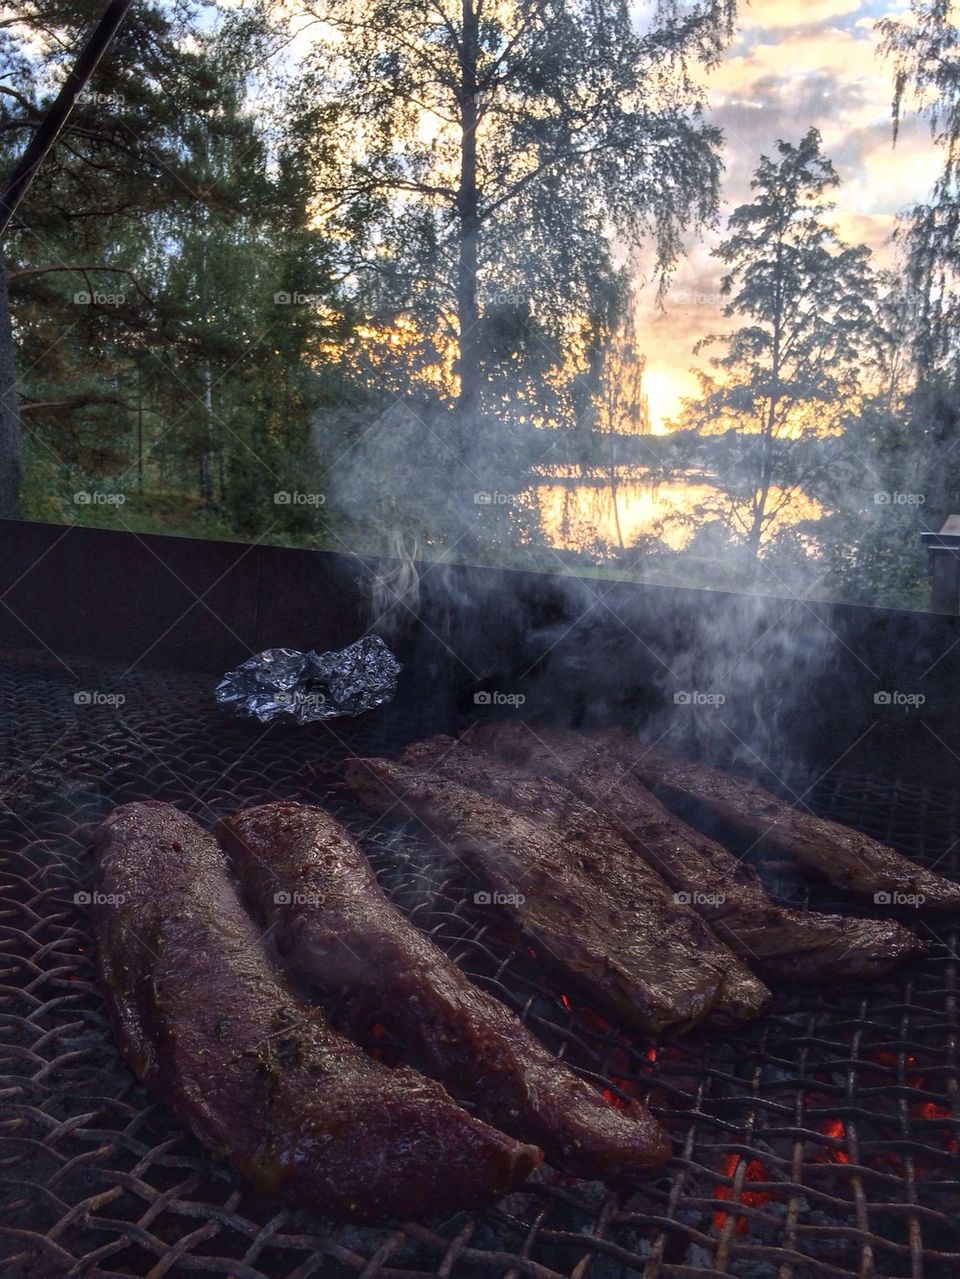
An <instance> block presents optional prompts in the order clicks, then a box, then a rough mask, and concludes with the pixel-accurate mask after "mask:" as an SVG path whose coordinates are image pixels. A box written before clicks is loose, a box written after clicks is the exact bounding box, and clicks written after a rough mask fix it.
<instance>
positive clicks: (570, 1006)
mask: <svg viewBox="0 0 960 1279" xmlns="http://www.w3.org/2000/svg"><path fill="white" fill-rule="evenodd" d="M560 1002H561V1004H563V1006H564V1008H566V1010H567V1012H568V1013H569V1012H573V1004H571V1002H570V1000H569V999H568V998H567V997H566V995H561V996H560Z"/></svg>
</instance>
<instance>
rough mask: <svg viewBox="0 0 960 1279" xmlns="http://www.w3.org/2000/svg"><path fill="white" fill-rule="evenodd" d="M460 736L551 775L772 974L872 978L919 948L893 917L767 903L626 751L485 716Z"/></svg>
mask: <svg viewBox="0 0 960 1279" xmlns="http://www.w3.org/2000/svg"><path fill="white" fill-rule="evenodd" d="M464 740H465V741H466V742H467V743H469V744H470V745H472V746H474V747H476V748H478V749H481V750H484V751H488V752H490V753H492V754H493V755H494V756H496V757H497V758H500V759H504V760H509V761H510V762H511V763H513V764H515V765H517V766H519V767H521V768H524V769H527V770H529V771H530V772H531V773H532V774H536V780H538V781H539V780H541V779H542V778H550V779H553V780H554V781H556V782H559V783H561V784H562V786H563V787H564V788H567V789H568V790H569V791H572V792H573V793H574V794H575V795H576V796H578V797H579V798H580V799H581V800H582V801H583V802H584V803H586V804H588V805H591V806H592V808H593V809H594V810H595V812H596V813H597V814H599V815H600V816H599V817H597V818H596V819H595V820H596V821H598V822H599V821H600V819H601V818H603V819H605V820H606V822H608V823H609V824H610V825H612V827H613V828H614V829H615V831H616V832H617V833H618V834H619V835H620V836H621V837H622V839H623V840H624V842H625V843H627V844H629V846H630V847H631V848H632V849H633V850H634V852H635V853H636V854H638V855H639V856H640V857H641V858H643V860H644V861H646V862H647V863H648V864H649V865H650V866H652V867H654V868H655V869H656V870H657V871H659V873H660V874H661V875H662V876H663V878H664V879H665V880H666V881H667V883H668V884H669V885H670V886H671V888H673V889H675V890H676V891H678V892H680V893H683V894H684V895H685V897H686V900H687V901H689V902H690V904H691V905H692V906H693V907H694V908H695V909H696V910H697V911H698V912H699V913H700V914H701V915H702V916H703V917H704V918H705V919H706V920H708V921H709V923H710V925H711V927H712V928H713V929H714V931H715V932H716V933H717V934H718V936H720V937H721V938H722V939H723V941H725V942H726V943H727V945H728V946H730V947H731V949H732V950H734V951H736V953H737V954H738V955H740V956H742V957H743V958H744V959H745V960H746V961H747V962H748V963H749V964H750V965H751V967H753V968H755V969H756V971H757V972H759V973H760V974H761V975H762V976H764V977H767V978H769V979H772V980H784V981H821V980H824V979H825V978H829V979H831V980H837V979H844V978H849V979H854V978H869V977H875V976H878V975H879V974H881V973H883V972H885V971H887V970H888V969H889V968H891V967H892V966H893V965H894V964H895V963H898V962H900V961H901V960H903V959H905V958H907V957H908V956H910V955H914V954H918V953H920V952H922V951H923V950H924V945H923V943H922V942H920V940H919V939H918V938H917V937H916V936H915V935H914V934H913V933H912V932H911V931H910V930H909V929H907V928H904V927H903V926H902V925H901V924H898V923H896V922H895V921H893V920H874V919H851V918H845V917H843V916H839V915H825V914H821V913H818V912H814V911H800V910H790V909H788V908H786V907H782V906H778V905H777V904H776V903H774V902H773V901H771V899H770V897H769V896H768V894H767V891H766V889H765V888H764V886H763V883H762V881H761V880H760V877H759V876H758V875H757V873H756V871H755V870H754V869H753V868H752V867H751V866H749V865H747V864H746V863H745V862H742V861H740V860H739V858H737V857H735V856H734V855H733V854H732V853H730V852H728V851H727V849H725V848H723V847H722V846H721V845H720V844H717V843H715V842H714V841H713V840H711V839H708V838H707V837H706V836H704V835H702V834H700V833H699V832H697V831H694V830H692V829H691V828H690V827H689V826H686V825H685V824H684V823H683V822H682V821H681V820H680V819H679V818H678V817H676V816H674V815H673V814H671V813H669V812H668V811H667V810H666V809H665V808H664V806H663V805H662V804H661V803H660V801H659V800H658V799H657V798H656V797H655V796H654V795H652V794H651V793H650V791H648V790H647V789H646V787H645V786H643V785H642V784H641V783H640V782H639V781H638V780H637V778H636V777H635V776H634V775H633V773H632V772H631V769H630V758H628V756H627V754H626V753H625V752H619V753H618V752H617V751H615V750H612V749H611V748H610V746H609V743H608V741H606V740H604V741H603V742H601V741H599V740H597V739H596V738H594V737H590V736H587V735H586V734H579V733H565V732H559V731H557V730H555V729H542V728H536V729H531V728H528V727H527V726H526V725H524V724H491V725H484V726H482V727H479V728H476V729H472V730H471V731H470V732H469V733H467V734H466V735H465V738H464ZM564 802H565V801H562V800H559V801H558V800H552V801H551V800H548V799H547V798H546V797H545V796H544V798H543V799H542V800H541V812H543V813H545V814H547V815H548V816H549V818H550V820H551V821H554V822H562V821H564V820H565V815H564V810H563V804H564Z"/></svg>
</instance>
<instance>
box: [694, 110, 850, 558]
mask: <svg viewBox="0 0 960 1279" xmlns="http://www.w3.org/2000/svg"><path fill="white" fill-rule="evenodd" d="M837 183H838V178H837V174H836V172H835V170H834V168H833V165H832V164H831V163H830V161H829V159H827V157H826V156H824V155H823V154H822V152H821V150H820V136H819V134H818V133H817V131H816V130H815V129H810V130H809V132H808V133H807V134H806V135H805V137H804V138H803V139H802V140H801V142H800V143H799V144H798V145H796V146H794V145H793V144H791V143H789V142H783V141H781V142H778V143H777V157H776V158H775V159H769V158H768V157H766V156H763V157H761V160H760V163H759V165H758V167H757V169H756V171H755V173H754V176H753V180H752V182H751V189H752V190H753V192H754V193H755V194H754V198H753V199H752V200H751V202H750V203H749V204H744V205H741V206H740V207H739V208H738V209H736V210H735V211H734V212H733V214H732V215H731V217H730V221H729V224H728V228H727V230H728V234H727V237H726V238H725V239H724V241H723V242H722V243H721V245H720V247H719V248H718V249H717V250H716V256H717V257H719V258H720V260H721V261H722V262H724V263H725V264H726V265H727V267H728V268H729V270H728V272H727V274H726V275H725V276H724V279H723V284H722V290H723V293H724V294H726V295H729V296H730V301H729V303H728V304H727V305H726V307H725V309H724V314H725V315H726V316H728V317H730V318H734V317H739V318H742V319H743V320H745V321H746V323H744V324H742V325H741V326H740V327H739V328H735V329H733V330H732V332H729V333H727V334H724V335H720V336H711V337H707V338H705V339H704V340H703V341H702V342H701V343H699V344H698V347H697V350H699V349H700V348H701V347H703V346H704V345H706V344H708V343H714V342H722V343H723V344H724V347H725V352H724V354H722V355H719V356H715V357H713V358H712V359H711V361H710V363H711V365H712V367H713V369H714V370H715V371H716V372H715V373H714V374H703V375H702V376H701V381H702V388H703V391H702V397H701V398H700V399H698V400H697V401H687V403H686V404H685V408H684V413H683V417H682V420H681V425H682V426H684V427H687V428H691V429H693V430H695V431H698V432H707V433H712V434H717V433H726V436H725V439H724V440H723V441H722V442H721V445H720V448H719V449H716V450H715V451H714V452H715V456H716V457H719V458H720V459H721V460H722V468H721V469H722V475H721V481H722V485H723V489H724V491H725V495H724V496H723V498H722V500H721V502H720V503H719V505H718V507H717V508H716V511H715V512H714V513H722V516H723V518H724V519H725V521H726V522H727V524H728V526H729V527H730V528H731V529H733V530H734V531H735V532H736V533H737V534H738V535H739V537H740V538H741V540H742V543H743V545H744V547H745V548H746V550H747V551H748V553H749V555H750V557H751V558H753V559H755V558H756V556H757V554H758V551H759V547H760V544H761V541H762V539H763V537H764V535H765V533H767V531H768V530H769V529H770V528H771V526H772V525H773V524H774V523H775V521H776V520H777V518H778V516H780V515H782V514H783V513H784V512H785V511H786V509H787V508H788V507H789V506H790V505H791V504H793V503H795V502H796V500H797V498H798V496H799V495H800V493H801V492H802V491H803V490H805V489H806V490H809V488H810V487H811V485H812V484H813V483H814V482H815V481H816V480H817V479H818V478H821V479H822V477H823V475H824V474H825V473H826V472H827V471H828V470H829V457H830V455H829V452H828V451H826V450H824V448H823V447H822V441H823V440H824V439H825V438H826V437H829V436H830V435H832V434H836V433H837V432H839V431H840V430H841V429H842V426H843V422H844V418H845V415H846V414H848V413H849V412H851V411H852V410H853V409H855V407H856V404H857V398H858V396H859V394H860V390H861V370H862V367H863V364H864V363H865V361H866V360H867V359H868V358H872V346H873V337H872V335H873V331H874V318H873V293H874V285H873V280H872V273H871V269H870V265H869V256H870V255H869V250H868V249H866V248H865V247H863V246H851V245H847V244H845V243H844V242H843V241H842V240H841V239H840V238H839V236H838V235H837V233H836V230H835V229H834V228H833V227H832V226H831V225H830V224H829V222H828V221H827V220H826V219H827V215H828V214H829V211H830V209H831V208H832V207H833V206H832V204H831V202H830V201H829V199H828V198H827V192H828V191H829V190H830V189H831V188H833V187H835V186H836V185H837ZM695 443H696V445H697V447H699V448H702V444H701V442H700V441H699V440H695Z"/></svg>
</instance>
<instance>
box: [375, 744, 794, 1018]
mask: <svg viewBox="0 0 960 1279" xmlns="http://www.w3.org/2000/svg"><path fill="white" fill-rule="evenodd" d="M400 762H401V763H403V764H408V765H409V766H410V767H411V768H420V769H425V770H427V771H428V772H430V773H432V774H434V775H435V776H440V777H446V778H448V779H449V780H450V781H454V782H458V783H460V785H462V786H469V787H470V788H471V789H473V790H478V791H481V792H482V793H483V794H484V795H489V796H490V797H491V798H492V799H495V800H497V801H498V802H499V803H501V804H505V805H506V806H507V807H508V808H510V809H513V810H515V811H517V812H519V813H522V814H524V815H526V816H529V817H530V818H531V819H532V820H533V821H534V822H536V823H537V825H538V826H541V827H545V828H547V829H549V830H550V831H552V832H553V833H554V834H555V835H557V836H559V837H560V838H562V839H563V840H564V841H565V842H567V843H571V844H572V843H575V844H576V845H577V846H578V849H582V850H584V851H585V853H586V855H587V856H588V857H589V858H591V859H593V860H594V864H595V865H596V867H597V873H598V874H599V875H600V876H601V877H602V878H603V879H604V882H610V880H609V871H608V869H607V868H608V866H609V864H610V863H611V862H619V864H620V866H621V867H622V868H623V870H622V871H621V878H623V875H624V874H625V875H626V876H628V877H629V882H630V888H631V891H632V892H633V893H635V894H641V895H642V897H643V898H644V899H646V900H648V901H650V902H652V903H655V904H656V905H657V907H658V909H659V911H660V913H661V923H660V932H659V936H660V937H661V938H667V937H669V938H670V939H679V940H680V943H681V945H682V946H683V947H684V948H685V949H689V950H692V951H694V952H696V953H697V954H699V955H700V957H701V959H702V961H703V963H704V964H705V965H706V966H707V967H712V968H714V969H715V970H716V971H717V972H719V973H720V974H722V976H721V983H720V987H719V997H720V1002H719V1005H718V1007H717V1008H715V1009H714V1012H713V1014H712V1016H716V1015H717V1012H718V1011H719V1010H721V1009H722V1006H723V1005H724V1004H725V1003H726V1002H727V1001H728V1000H729V1001H731V1002H732V1005H733V1007H734V1008H756V1009H757V1010H758V1011H759V1010H762V1008H763V1006H764V1004H765V1002H766V1000H767V999H768V998H769V991H767V990H766V989H765V988H764V987H763V986H762V985H761V984H760V982H759V981H758V980H757V978H756V977H755V976H754V975H753V973H751V972H750V970H749V968H747V967H745V966H744V964H743V962H742V960H740V959H739V958H738V957H737V956H736V955H735V954H734V953H733V951H732V950H731V949H730V948H729V947H728V946H727V945H725V944H724V942H722V941H720V939H719V938H718V937H717V936H716V935H715V934H714V933H713V932H712V931H711V929H710V927H709V925H708V924H706V923H705V922H704V920H703V919H702V918H701V917H700V916H699V915H698V914H697V913H696V911H694V910H692V909H691V908H690V907H689V906H687V905H685V904H684V903H682V902H678V901H677V900H676V897H675V895H674V893H673V890H672V889H671V888H670V887H669V885H668V884H667V883H666V881H665V880H664V879H662V878H661V876H660V875H659V874H658V873H657V872H656V871H655V870H654V869H653V868H652V867H651V866H649V865H648V864H647V863H646V862H644V861H641V860H640V859H639V858H637V857H636V855H635V854H634V853H633V852H632V850H631V849H630V848H629V847H628V845H627V844H626V842H625V841H624V839H623V838H622V836H621V835H619V834H618V832H617V831H616V829H615V828H614V827H613V826H612V825H611V824H610V823H608V822H605V821H604V820H603V819H602V818H600V817H599V816H598V815H597V813H595V812H594V811H593V810H592V809H590V808H588V807H587V806H586V805H585V804H583V803H581V802H580V801H579V800H578V799H577V798H576V796H575V795H573V794H572V792H571V791H569V790H567V789H566V788H565V787H563V786H561V785H559V784H558V783H557V782H552V781H549V780H548V779H546V778H543V777H534V776H532V775H531V774H529V773H525V772H524V771H523V770H522V769H519V768H516V767H515V766H511V765H510V764H504V763H503V762H501V761H499V760H496V759H494V758H493V756H491V755H488V754H485V753H483V752H482V751H478V750H473V749H472V748H471V747H469V746H467V745H466V744H464V743H463V742H456V741H455V740H454V739H453V738H452V737H443V736H440V737H433V738H430V739H429V740H427V741H424V742H417V743H415V744H414V745H413V746H408V747H407V749H406V750H405V751H404V753H403V755H402V756H401V759H400ZM597 859H599V860H597Z"/></svg>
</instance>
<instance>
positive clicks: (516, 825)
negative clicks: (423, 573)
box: [347, 759, 769, 1034]
mask: <svg viewBox="0 0 960 1279" xmlns="http://www.w3.org/2000/svg"><path fill="white" fill-rule="evenodd" d="M347 780H348V783H349V785H350V786H351V787H352V788H353V789H354V790H355V791H356V793H357V794H358V795H359V796H360V798H361V799H363V800H364V801H365V802H366V803H368V804H369V805H370V806H371V807H373V808H375V809H377V810H379V811H385V810H390V809H396V810H397V811H398V812H402V811H404V810H406V811H407V812H409V813H410V814H412V815H413V816H415V817H416V818H417V819H418V820H419V821H420V822H421V823H422V824H423V826H424V827H425V829H426V830H427V831H428V833H429V834H430V835H432V836H433V838H434V839H435V840H437V841H438V842H439V843H440V844H441V846H443V847H444V848H446V849H447V850H448V851H449V852H450V854H451V855H452V856H453V857H456V858H457V859H459V860H461V861H463V862H464V863H466V864H467V865H468V866H470V867H471V868H472V869H473V870H474V871H475V873H476V874H477V875H478V877H479V878H480V879H481V880H482V881H483V882H485V883H486V884H487V885H488V887H489V888H490V889H491V890H493V892H494V893H496V894H497V896H498V897H499V898H500V899H501V900H502V904H503V905H504V907H505V908H506V909H507V910H508V911H509V912H510V914H511V915H512V916H513V918H514V919H515V920H516V922H517V924H518V925H519V926H520V928H522V929H523V930H524V931H525V932H526V933H527V934H528V936H530V937H531V938H532V939H533V940H534V941H535V942H536V943H537V944H538V945H539V947H540V948H541V949H542V950H543V952H544V953H545V954H546V955H547V956H549V958H550V959H551V960H552V962H553V963H554V965H555V966H556V967H557V968H559V969H560V970H561V971H562V972H563V973H565V974H566V975H567V976H568V977H569V978H570V979H571V980H572V981H574V982H576V983H577V984H578V985H579V986H580V988H581V989H583V990H585V991H586V992H587V993H588V994H589V995H590V996H591V997H592V998H593V999H594V1001H595V1002H596V1003H598V1004H600V1005H601V1006H604V1007H606V1008H608V1009H610V1010H611V1011H612V1012H613V1014H614V1016H616V1017H617V1018H619V1019H620V1020H621V1021H622V1022H624V1023H626V1024H627V1025H630V1026H633V1027H636V1028H638V1029H641V1030H644V1031H647V1032H650V1033H652V1034H666V1033H673V1034H676V1033H679V1032H681V1031H683V1030H685V1029H687V1028H689V1027H690V1026H693V1025H696V1023H697V1022H699V1021H701V1020H702V1019H703V1018H709V1019H710V1020H711V1021H713V1022H715V1023H722V1024H725V1025H733V1024H736V1023H739V1022H742V1021H745V1020H747V1019H748V1018H750V1017H755V1016H757V1015H758V1014H759V1013H760V1012H762V1011H763V1009H764V1008H765V1007H766V1005H767V1002H768V998H769V992H768V991H767V990H766V988H765V987H764V986H763V985H761V983H760V982H758V981H757V980H756V979H755V978H754V977H753V976H752V975H751V974H750V973H748V972H747V971H746V970H745V969H741V970H740V971H739V972H736V973H733V972H732V971H731V969H732V968H733V967H735V965H732V964H731V965H729V966H724V965H721V964H719V963H718V962H717V961H716V959H715V958H713V956H712V955H711V954H710V952H709V951H707V950H705V949H704V948H703V937H704V930H703V929H702V928H701V927H700V926H699V925H697V926H696V927H690V926H688V924H687V921H686V920H683V921H681V922H678V917H677V916H676V915H675V914H674V913H673V912H672V911H671V910H669V909H668V908H667V905H666V903H665V902H664V898H663V892H662V889H660V888H657V887H655V886H652V885H651V882H650V880H649V877H648V876H641V875H639V874H638V873H637V867H636V862H635V859H629V860H628V859H626V858H624V857H622V856H620V855H618V854H614V855H607V853H606V851H605V850H604V849H603V848H588V847H586V846H585V845H584V844H583V843H581V842H580V841H579V840H578V839H577V838H576V835H575V834H570V835H566V834H560V833H558V832H556V831H554V830H550V829H547V828H544V827H542V826H539V825H537V824H536V823H535V822H534V821H532V820H531V819H529V818H527V817H525V816H523V815H522V814H520V813H517V812H514V811H513V810H511V809H510V808H507V807H505V806H504V805H503V804H501V803H498V802H497V801H496V800H493V799H491V798H489V796H486V795H482V794H480V793H479V792H478V791H475V790H471V789H469V788H467V787H465V786H461V785H459V784H458V783H457V782H453V781H449V780H448V779H446V778H443V777H436V776H433V775H429V774H425V773H422V772H419V771H417V770H416V769H412V768H409V767H406V766H405V765H403V764H397V763H394V762H393V761H390V760H382V759H372V760H349V761H348V762H347ZM717 949H720V948H719V947H718V946H717V944H716V943H714V951H716V950H717Z"/></svg>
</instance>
